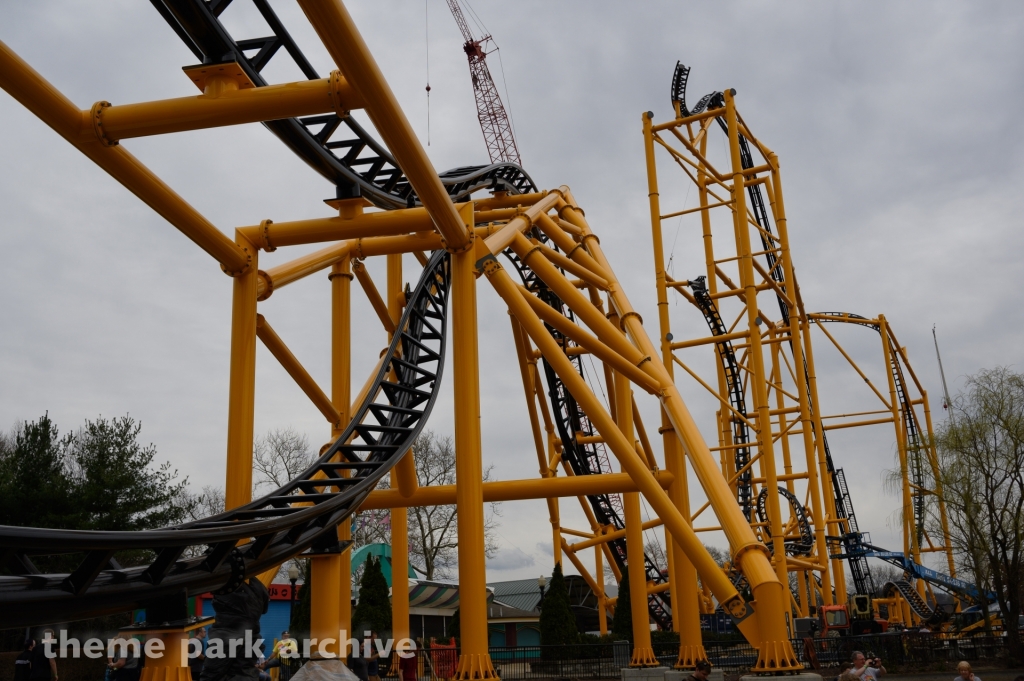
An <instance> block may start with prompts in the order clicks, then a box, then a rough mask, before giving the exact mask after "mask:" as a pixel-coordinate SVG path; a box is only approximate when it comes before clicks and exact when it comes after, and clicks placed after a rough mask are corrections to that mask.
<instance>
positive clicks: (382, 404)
mask: <svg viewBox="0 0 1024 681" xmlns="http://www.w3.org/2000/svg"><path fill="white" fill-rule="evenodd" d="M449 261H450V259H449V255H448V253H447V252H445V251H437V252H435V253H434V255H433V256H432V257H431V259H430V261H429V262H428V263H427V266H426V267H425V268H424V270H423V275H422V276H421V278H420V281H419V283H418V284H417V286H416V289H415V291H414V292H413V293H412V296H411V297H410V299H409V302H408V305H407V307H406V309H405V312H404V314H403V315H402V319H401V322H400V324H399V327H398V328H399V329H400V331H399V332H398V333H396V334H395V336H394V338H393V340H392V342H391V345H390V346H389V348H388V350H387V354H386V358H387V359H386V361H384V362H382V363H381V367H380V369H379V370H378V372H377V375H376V377H375V380H374V384H373V388H372V389H371V391H370V392H369V393H368V394H367V397H366V399H364V400H363V403H362V404H361V405H360V406H359V408H358V410H357V412H356V414H355V416H354V418H353V419H352V421H351V422H350V423H349V425H348V427H347V428H346V429H345V431H344V432H343V433H342V434H341V436H339V437H338V439H337V440H335V442H334V443H333V444H332V445H331V446H330V448H328V450H327V451H326V452H325V453H324V454H323V456H321V457H320V458H319V459H318V460H317V461H316V462H315V463H314V464H313V465H312V466H310V467H309V468H308V469H306V470H305V471H304V472H303V473H302V474H301V475H300V476H299V477H297V478H296V479H294V480H291V481H290V482H288V483H287V484H286V485H284V486H283V487H281V488H279V489H277V490H275V491H274V492H272V493H270V494H268V495H267V496H264V497H262V498H261V499H258V500H256V501H253V502H251V503H249V504H246V505H245V506H241V507H239V508H236V509H232V510H230V511H227V512H225V513H221V514H219V515H216V516H212V517H210V518H205V519H203V520H199V521H196V522H192V523H187V524H184V525H179V526H176V527H168V528H164V529H160V530H152V531H146V532H85V531H70V530H51V529H39V528H31V527H3V526H0V552H2V554H3V557H4V559H5V562H6V563H7V565H8V566H9V567H10V568H11V569H12V570H13V571H14V572H15V573H16V574H15V575H13V576H2V577H0V604H2V608H3V619H4V624H5V625H6V626H10V627H14V626H30V625H35V624H39V623H43V622H49V621H54V620H60V621H67V620H74V619H81V618H84V617H93V616H98V615H104V614H109V613H114V612H122V611H125V610H130V609H133V608H139V607H146V604H147V603H153V602H156V601H158V600H160V599H162V598H167V597H175V596H182V595H188V594H196V593H202V592H204V591H210V590H217V589H228V590H230V589H233V588H235V587H236V586H237V585H238V584H240V583H241V581H242V580H244V579H247V578H249V577H253V576H255V575H258V574H260V573H262V572H264V571H266V570H268V569H271V568H273V567H275V566H277V565H279V564H280V563H282V562H283V561H285V560H287V559H288V558H291V557H292V556H295V555H297V554H299V553H302V552H303V551H306V550H310V551H311V552H312V553H336V552H338V551H341V550H343V549H344V548H345V547H344V546H341V545H340V544H339V542H338V539H337V533H336V531H335V528H336V526H337V524H338V523H339V522H341V521H342V520H344V519H345V518H346V517H348V516H349V515H351V514H352V513H353V512H354V511H355V510H356V509H358V508H359V506H360V504H361V503H362V502H363V500H364V499H365V498H366V496H367V495H368V494H369V493H370V491H371V490H373V488H374V487H375V486H376V485H377V482H378V481H380V479H381V478H382V477H384V476H385V475H386V474H387V473H388V471H390V470H391V468H392V467H393V466H394V465H395V464H396V463H397V462H398V460H399V459H401V458H402V456H404V455H405V453H406V452H407V451H408V450H409V448H410V447H411V446H412V444H413V442H414V441H415V439H416V437H417V435H419V433H420V430H421V429H422V428H423V425H424V424H425V423H426V420H427V417H428V416H429V415H430V411H431V409H432V408H433V406H434V402H435V400H436V398H437V393H438V390H439V389H440V383H441V372H442V369H443V367H444V358H445V339H446V330H447V324H446V318H447V307H448V290H449ZM54 547H60V548H59V549H58V550H55V549H54ZM189 549H193V550H195V552H197V553H199V554H200V555H197V556H195V557H192V558H183V557H182V556H183V555H185V554H186V551H188V550H189ZM139 550H142V551H147V552H149V553H150V555H151V556H152V558H151V560H150V562H149V564H147V565H142V566H138V567H131V568H121V567H120V566H119V565H118V564H117V562H116V559H115V555H116V554H117V553H118V552H120V551H139ZM54 553H72V554H74V555H75V557H76V559H77V560H78V567H77V568H76V569H75V570H74V571H73V572H71V573H70V574H41V573H39V571H38V570H36V569H35V567H34V563H33V561H32V556H34V555H52V554H54Z"/></svg>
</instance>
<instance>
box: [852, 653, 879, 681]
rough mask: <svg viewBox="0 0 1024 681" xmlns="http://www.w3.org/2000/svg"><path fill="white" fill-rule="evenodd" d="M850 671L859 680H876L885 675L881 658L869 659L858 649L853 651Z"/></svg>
mask: <svg viewBox="0 0 1024 681" xmlns="http://www.w3.org/2000/svg"><path fill="white" fill-rule="evenodd" d="M850 672H851V673H852V674H853V675H854V676H856V677H857V678H858V679H861V681H878V679H879V678H880V677H883V676H885V667H884V666H882V658H880V657H872V658H871V659H870V660H869V659H868V658H867V657H865V655H864V653H862V652H860V651H859V650H857V651H855V652H854V653H853V669H851V670H850Z"/></svg>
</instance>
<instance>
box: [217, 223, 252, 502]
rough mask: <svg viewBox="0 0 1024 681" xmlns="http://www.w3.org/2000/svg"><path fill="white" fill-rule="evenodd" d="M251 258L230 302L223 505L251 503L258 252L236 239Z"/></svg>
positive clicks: (245, 241) (236, 284) (235, 280)
mask: <svg viewBox="0 0 1024 681" xmlns="http://www.w3.org/2000/svg"><path fill="white" fill-rule="evenodd" d="M236 240H237V243H238V245H239V247H241V248H242V249H245V250H248V252H249V253H250V254H251V258H252V260H251V263H252V264H251V266H250V267H249V269H248V270H246V271H245V272H244V273H243V274H240V275H238V276H237V277H235V279H234V282H233V291H232V300H231V372H230V378H229V383H228V446H227V470H226V478H225V481H224V505H225V507H226V508H229V509H231V508H236V507H238V506H241V505H243V504H247V503H249V502H250V501H252V444H253V418H254V411H253V410H254V409H255V406H256V280H257V278H258V277H257V275H256V268H257V251H256V247H255V246H253V245H252V244H251V243H250V242H249V241H248V240H247V239H246V238H245V237H243V236H242V235H240V234H237V235H236Z"/></svg>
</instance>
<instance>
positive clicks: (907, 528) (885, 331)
mask: <svg viewBox="0 0 1024 681" xmlns="http://www.w3.org/2000/svg"><path fill="white" fill-rule="evenodd" d="M888 327H889V324H888V322H887V321H886V319H885V315H878V331H879V333H880V334H881V335H882V356H883V357H884V358H885V375H886V377H887V378H888V379H889V403H890V404H889V406H890V407H891V409H892V420H893V426H894V427H895V429H896V449H897V451H898V452H899V460H900V475H901V477H902V479H903V485H902V492H903V553H904V554H906V555H907V556H910V558H911V559H912V560H913V561H914V562H916V563H920V562H921V547H920V546H918V543H917V524H916V522H915V518H914V501H913V495H912V493H911V490H910V471H909V465H908V461H907V438H906V425H905V424H904V422H903V416H902V414H901V413H900V412H901V409H900V401H899V396H898V395H897V394H896V379H895V377H894V376H893V373H892V366H893V363H894V362H896V361H898V360H897V359H896V357H894V356H893V352H892V346H891V344H890V340H889V328H888ZM922 588H923V584H922V582H921V580H918V592H919V593H920V592H921V590H922ZM921 595H922V596H923V595H924V594H921ZM912 621H914V622H916V621H917V619H916V616H915V619H914V620H912Z"/></svg>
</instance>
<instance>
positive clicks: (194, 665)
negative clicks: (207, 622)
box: [188, 627, 210, 681]
mask: <svg viewBox="0 0 1024 681" xmlns="http://www.w3.org/2000/svg"><path fill="white" fill-rule="evenodd" d="M195 639H196V640H197V641H199V651H198V654H197V655H196V656H195V657H190V658H189V660H188V668H189V670H190V671H191V672H192V681H199V677H200V676H201V675H202V673H203V661H204V660H206V648H207V646H208V645H209V644H210V642H209V641H208V640H207V639H206V627H200V628H199V629H196V635H195Z"/></svg>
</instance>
